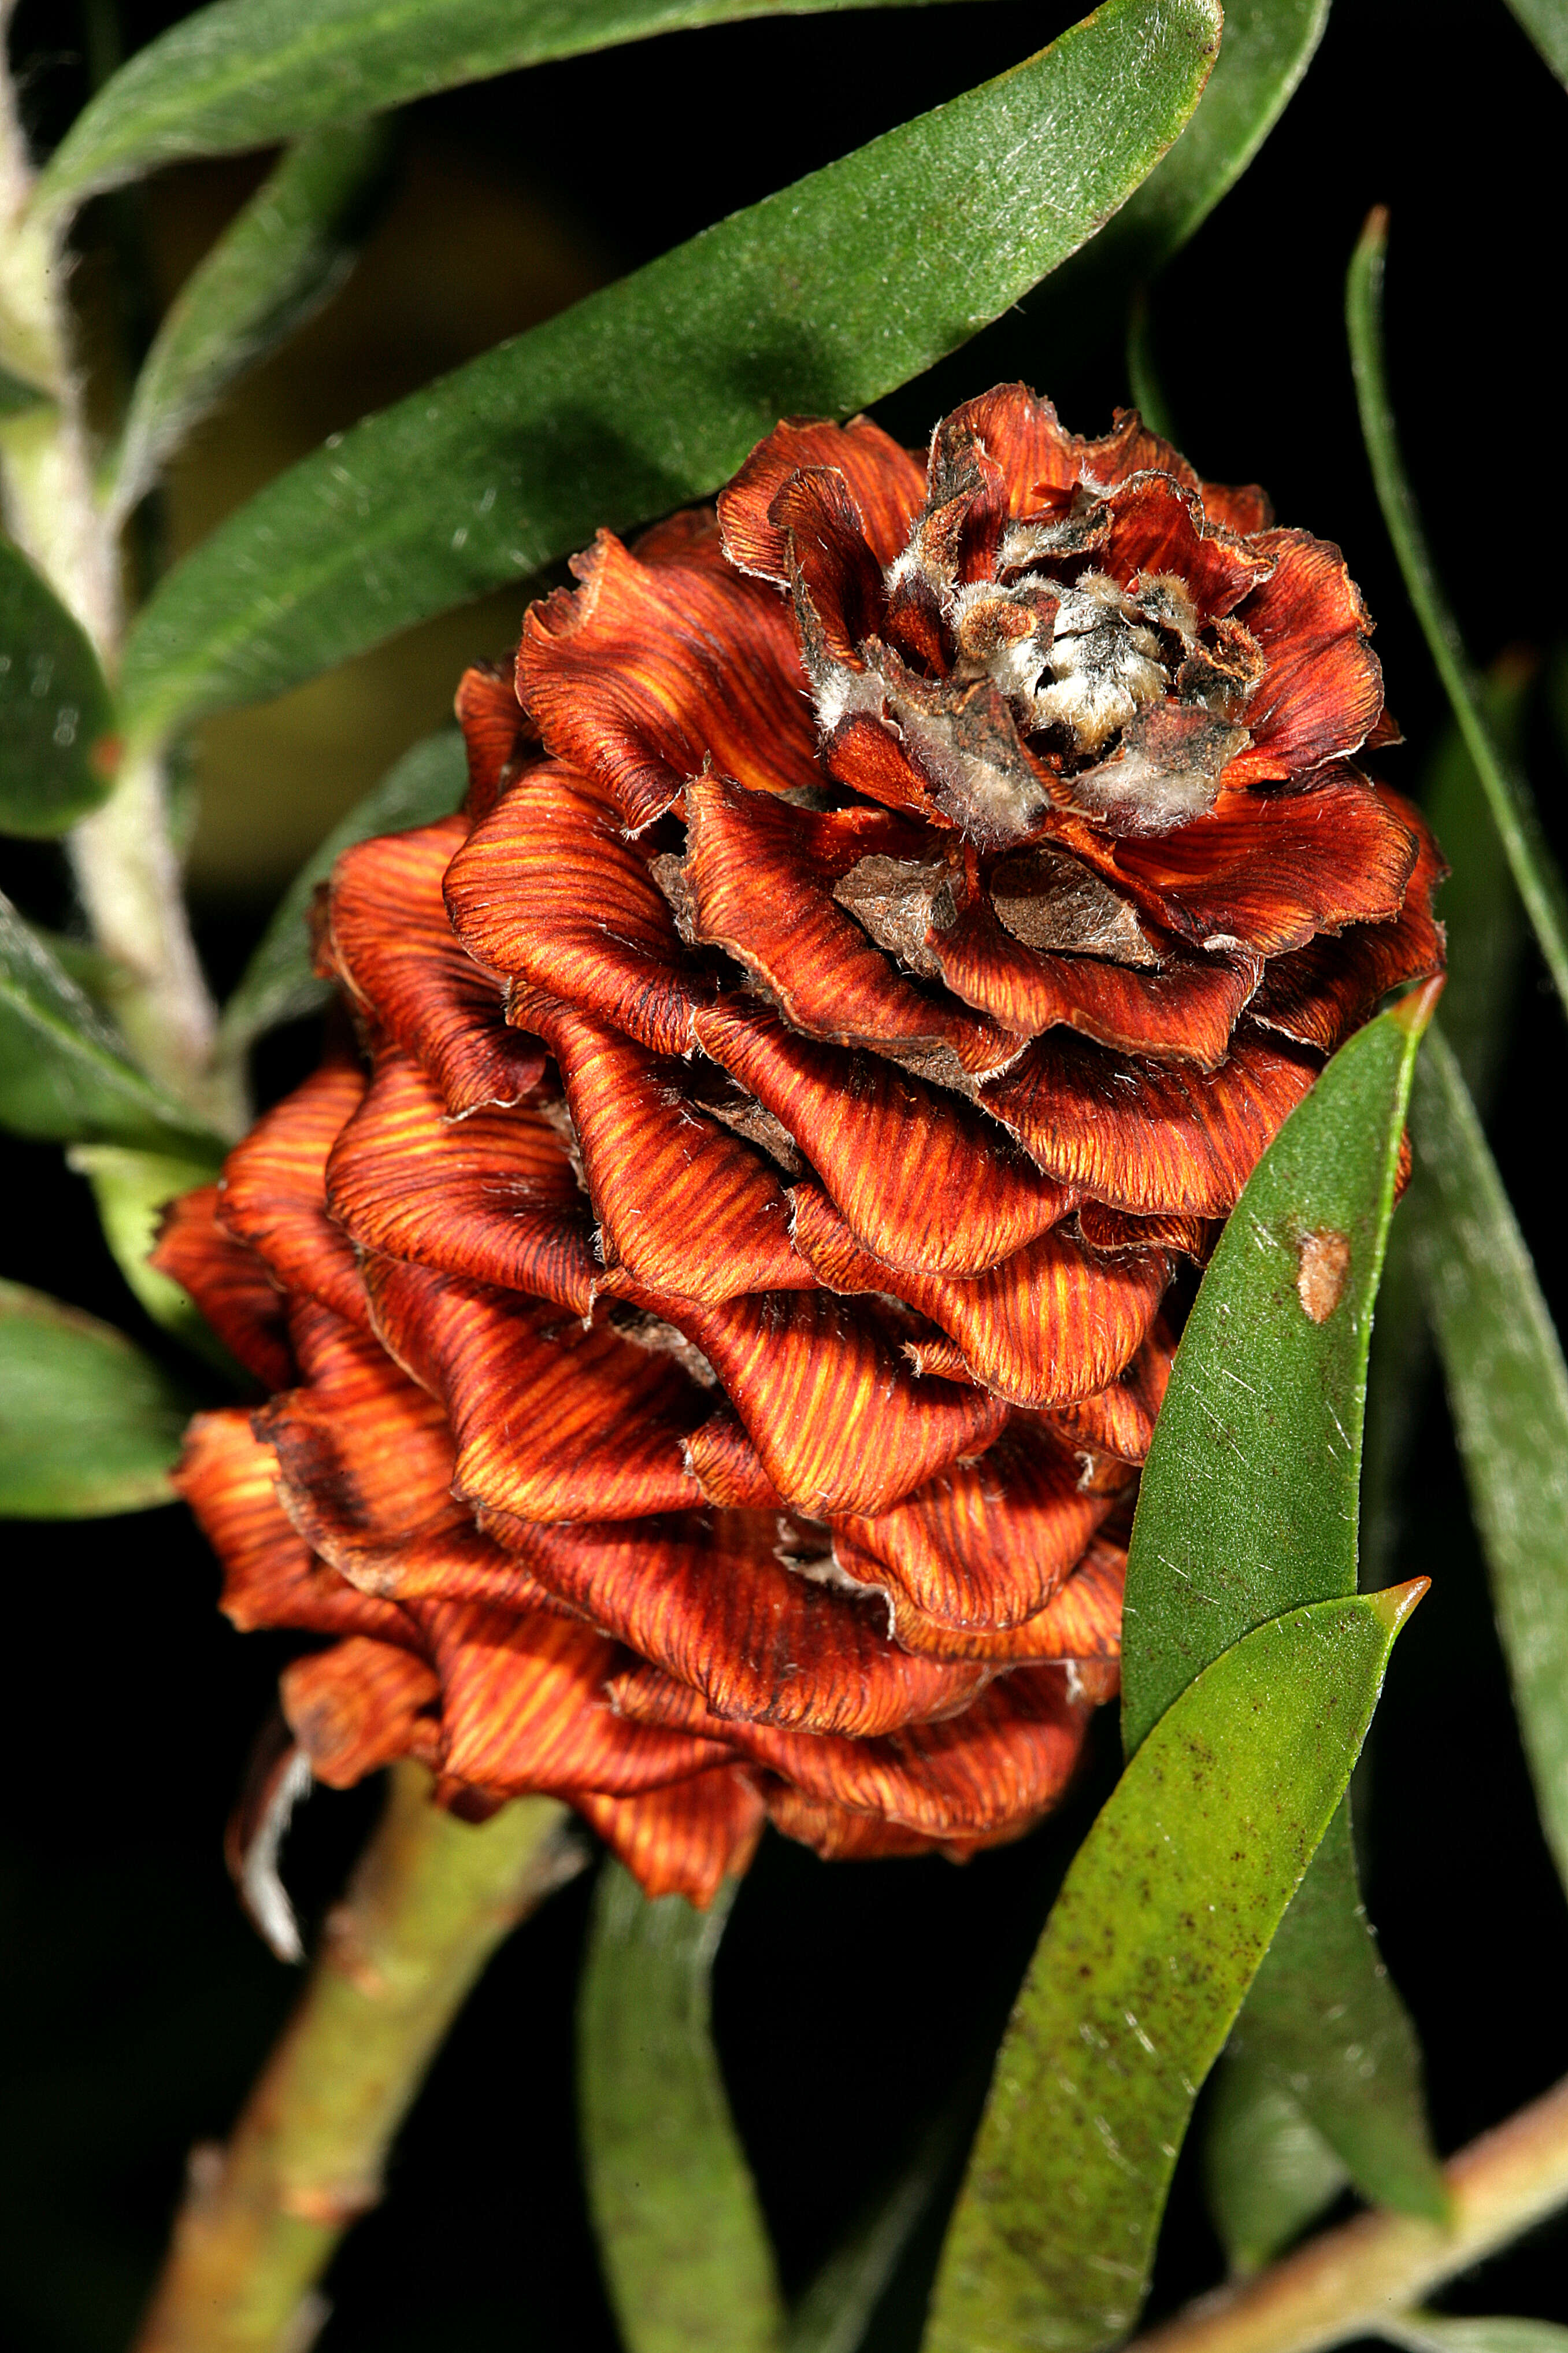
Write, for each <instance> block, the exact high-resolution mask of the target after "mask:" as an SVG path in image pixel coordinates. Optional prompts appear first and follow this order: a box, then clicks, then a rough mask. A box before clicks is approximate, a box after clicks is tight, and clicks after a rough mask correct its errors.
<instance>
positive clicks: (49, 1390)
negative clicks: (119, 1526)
mask: <svg viewBox="0 0 1568 2353" xmlns="http://www.w3.org/2000/svg"><path fill="white" fill-rule="evenodd" d="M190 1411H191V1400H190V1398H187V1397H186V1396H184V1393H183V1392H182V1391H181V1390H179V1389H177V1388H175V1387H174V1383H173V1382H172V1381H171V1380H169V1378H168V1377H167V1376H166V1375H165V1374H164V1373H163V1372H162V1371H161V1370H160V1369H159V1367H158V1366H156V1365H155V1364H153V1361H152V1360H151V1358H150V1357H147V1356H143V1355H142V1351H141V1350H140V1348H137V1347H134V1346H133V1345H132V1343H131V1342H130V1341H129V1340H128V1339H127V1338H126V1337H125V1335H124V1333H123V1332H117V1331H116V1330H115V1329H114V1327H113V1325H112V1324H100V1322H99V1321H98V1319H97V1317H96V1316H93V1315H83V1314H79V1312H78V1311H77V1309H76V1308H74V1307H67V1306H64V1305H63V1304H62V1303H61V1302H60V1301H59V1300H58V1299H49V1298H47V1297H46V1296H45V1294H44V1293H43V1292H41V1291H28V1290H26V1289H25V1288H24V1286H23V1285H22V1284H21V1283H19V1282H0V1515H3V1516H4V1517H5V1518H7V1519H23V1520H62V1519H63V1520H76V1519H97V1518H101V1517H102V1516H103V1515H104V1514H107V1513H110V1512H141V1511H145V1510H146V1509H147V1508H148V1506H149V1505H151V1504H167V1503H170V1502H172V1501H173V1500H174V1489H173V1488H172V1487H171V1486H170V1484H169V1470H170V1467H171V1465H172V1464H173V1462H174V1459H175V1457H176V1455H177V1454H178V1453H179V1451H180V1439H181V1435H182V1433H183V1431H184V1426H185V1423H186V1420H187V1419H189V1416H190Z"/></svg>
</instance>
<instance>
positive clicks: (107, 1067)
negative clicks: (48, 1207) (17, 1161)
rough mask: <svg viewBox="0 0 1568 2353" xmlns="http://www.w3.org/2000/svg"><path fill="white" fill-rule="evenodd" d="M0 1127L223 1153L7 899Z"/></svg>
mask: <svg viewBox="0 0 1568 2353" xmlns="http://www.w3.org/2000/svg"><path fill="white" fill-rule="evenodd" d="M0 1127H7V1128H9V1129H10V1130H11V1132H12V1134H15V1135H31V1136H37V1137H39V1138H42V1139H46V1140H52V1141H54V1142H56V1143H65V1144H76V1143H103V1144H131V1145H142V1146H145V1147H147V1148H149V1149H151V1150H153V1151H164V1152H174V1153H175V1154H177V1155H185V1156H191V1155H195V1156H197V1157H200V1158H203V1159H207V1158H213V1159H215V1160H216V1158H221V1156H222V1153H223V1146H222V1145H221V1144H220V1143H218V1141H217V1139H216V1137H215V1136H214V1135H212V1134H210V1133H209V1131H208V1130H206V1129H205V1128H204V1127H203V1125H202V1124H201V1122H200V1121H199V1120H198V1119H196V1117H195V1114H194V1113H190V1112H187V1111H185V1110H184V1109H183V1108H182V1106H181V1105H180V1104H179V1103H175V1102H174V1099H173V1097H172V1096H169V1095H166V1094H165V1093H164V1092H163V1090H162V1088H160V1087H157V1086H154V1084H153V1082H152V1080H151V1079H149V1078H147V1077H145V1076H144V1075H143V1073H142V1071H139V1070H137V1068H136V1066H135V1064H134V1063H132V1062H131V1061H129V1060H127V1059H126V1055H125V1050H124V1048H123V1047H122V1046H121V1042H120V1040H119V1039H118V1038H117V1037H116V1035H115V1033H114V1031H113V1030H112V1029H110V1027H109V1025H108V1023H107V1022H106V1021H105V1020H104V1018H103V1016H102V1015H101V1014H100V1012H98V1011H97V1009H96V1008H95V1007H94V1006H93V1005H92V1003H91V1001H90V1000H89V998H88V997H86V996H85V995H84V994H83V992H82V990H81V989H80V988H79V987H78V986H77V984H76V982H75V981H74V980H72V979H71V977H70V976H69V975H68V973H67V971H66V970H65V968H64V966H63V965H61V964H60V963H59V961H58V958H57V957H56V956H54V955H51V954H50V952H49V950H48V948H47V946H46V945H45V944H44V943H43V941H42V940H41V939H39V937H38V936H37V933H36V932H34V931H33V930H32V928H31V926H30V925H29V924H27V923H24V922H23V921H22V918H21V917H20V915H18V914H17V913H16V909H15V907H13V906H12V904H11V902H10V901H9V900H8V899H7V898H5V895H4V893H0Z"/></svg>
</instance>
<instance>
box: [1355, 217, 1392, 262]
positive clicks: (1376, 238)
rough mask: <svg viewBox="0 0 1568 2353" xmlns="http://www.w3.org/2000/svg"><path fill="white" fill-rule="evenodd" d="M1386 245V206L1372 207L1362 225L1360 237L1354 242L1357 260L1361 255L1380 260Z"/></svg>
mask: <svg viewBox="0 0 1568 2353" xmlns="http://www.w3.org/2000/svg"><path fill="white" fill-rule="evenodd" d="M1387 244H1388V206H1386V205H1373V208H1372V210H1371V212H1369V213H1368V215H1367V216H1366V218H1365V220H1364V221H1363V223H1362V229H1361V236H1360V237H1358V239H1357V240H1356V255H1357V258H1358V259H1360V258H1361V257H1362V256H1363V255H1367V254H1371V255H1374V256H1376V257H1377V258H1378V259H1382V257H1383V253H1384V248H1386V246H1387Z"/></svg>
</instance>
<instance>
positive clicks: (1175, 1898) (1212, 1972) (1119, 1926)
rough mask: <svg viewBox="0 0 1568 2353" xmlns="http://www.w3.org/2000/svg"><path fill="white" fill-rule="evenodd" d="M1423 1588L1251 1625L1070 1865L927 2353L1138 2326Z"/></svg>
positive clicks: (1111, 2334)
mask: <svg viewBox="0 0 1568 2353" xmlns="http://www.w3.org/2000/svg"><path fill="white" fill-rule="evenodd" d="M1425 1589H1426V1582H1425V1579H1419V1578H1418V1579H1417V1580H1416V1581H1415V1584H1414V1585H1410V1586H1406V1587H1403V1588H1391V1589H1389V1590H1388V1591H1386V1592H1383V1593H1373V1594H1365V1595H1361V1596H1357V1597H1355V1598H1353V1599H1349V1600H1338V1601H1320V1602H1315V1603H1313V1604H1312V1605H1311V1606H1310V1608H1308V1609H1296V1610H1291V1611H1289V1613H1288V1614H1286V1615H1285V1616H1283V1617H1279V1618H1274V1619H1271V1620H1269V1621H1268V1624H1266V1625H1263V1626H1258V1627H1256V1628H1255V1629H1254V1630H1253V1631H1252V1632H1251V1633H1249V1634H1247V1636H1246V1637H1245V1638H1244V1640H1242V1641H1239V1642H1237V1644H1236V1645H1235V1647H1234V1648H1233V1649H1231V1650H1228V1651H1226V1652H1224V1654H1223V1655H1222V1656H1221V1657H1219V1658H1218V1659H1215V1661H1214V1662H1213V1663H1212V1664H1211V1665H1209V1666H1207V1667H1205V1669H1204V1671H1203V1672H1202V1673H1201V1674H1200V1675H1199V1676H1198V1677H1197V1679H1196V1680H1195V1682H1194V1683H1191V1684H1190V1685H1189V1687H1188V1688H1187V1689H1186V1690H1185V1691H1184V1692H1183V1694H1182V1695H1181V1697H1180V1698H1179V1699H1178V1700H1177V1701H1176V1702H1175V1704H1173V1706H1172V1707H1170V1708H1168V1709H1167V1710H1166V1712H1165V1714H1164V1715H1163V1716H1162V1718H1161V1719H1160V1721H1159V1723H1158V1724H1157V1725H1155V1726H1154V1728H1153V1729H1152V1732H1151V1733H1150V1734H1149V1736H1148V1737H1147V1738H1146V1739H1145V1740H1144V1742H1143V1744H1142V1747H1141V1748H1140V1749H1139V1751H1138V1754H1137V1755H1136V1756H1135V1757H1133V1759H1132V1761H1131V1764H1130V1765H1129V1767H1128V1768H1127V1771H1126V1772H1125V1774H1124V1775H1123V1776H1122V1778H1121V1782H1120V1783H1119V1784H1118V1786H1117V1788H1116V1792H1115V1794H1114V1796H1113V1797H1112V1798H1111V1799H1110V1803H1109V1804H1108V1805H1107V1806H1106V1807H1105V1809H1104V1810H1103V1811H1102V1812H1101V1814H1100V1818H1099V1820H1097V1821H1096V1823H1095V1825H1094V1828H1093V1830H1092V1831H1090V1832H1089V1837H1088V1839H1087V1840H1086V1841H1085V1842H1084V1844H1083V1846H1082V1847H1081V1848H1080V1850H1079V1853H1078V1855H1077V1857H1076V1859H1075V1860H1074V1862H1073V1865H1072V1868H1071V1870H1070V1871H1069V1872H1068V1876H1067V1881H1066V1883H1065V1885H1064V1886H1063V1889H1062V1892H1061V1894H1060V1895H1059V1896H1058V1899H1057V1903H1056V1905H1055V1907H1054V1909H1053V1910H1052V1913H1051V1916H1050V1919H1049V1921H1048V1922H1047V1926H1046V1933H1045V1935H1044V1936H1043V1937H1042V1938H1041V1940H1040V1944H1039V1947H1038V1949H1037V1953H1036V1955H1035V1958H1034V1961H1033V1962H1032V1964H1031V1965H1030V1969H1029V1974H1028V1976H1027V1978H1026V1979H1025V1982H1024V1988H1023V1991H1022V1992H1021V1993H1020V1995H1019V1997H1018V2001H1017V2005H1016V2009H1015V2010H1014V2013H1013V2019H1012V2022H1011V2024H1010V2025H1009V2027H1008V2030H1007V2034H1006V2037H1005V2041H1004V2042H1003V2045H1002V2049H1001V2052H1000V2053H999V2054H998V2057H997V2062H996V2073H995V2075H994V2079H993V2083H992V2088H991V2097H990V2100H989V2103H988V2104H987V2107H986V2112H985V2116H984V2122H983V2123H982V2125H981V2128H980V2135H979V2138H978V2140H977V2141H976V2144H975V2149H974V2155H973V2159H972V2161H971V2166H970V2174H969V2179H968V2182H967V2184H966V2185H965V2188H964V2190H963V2196H962V2197H961V2198H960V2200H959V2203H958V2207H957V2209H956V2211H955V2213H954V2217H953V2222H952V2230H951V2232H950V2233H949V2237H948V2242H947V2246H946V2248H945V2250H944V2253H943V2257H942V2270H941V2273H940V2274H939V2275H938V2280H937V2289H936V2295H935V2298H934V2302H933V2309H932V2318H931V2332H930V2336H929V2337H928V2340H927V2342H928V2346H929V2348H931V2353H975V2348H981V2347H983V2348H986V2353H1015V2348H1017V2353H1024V2348H1029V2347H1043V2348H1050V2353H1094V2348H1099V2347H1101V2346H1106V2345H1110V2344H1111V2343H1113V2342H1114V2341H1115V2340H1116V2339H1117V2338H1118V2337H1121V2336H1122V2335H1123V2334H1124V2333H1125V2331H1126V2330H1127V2329H1128V2328H1129V2327H1131V2324H1132V2323H1133V2321H1134V2320H1135V2319H1136V2317H1137V2314H1138V2309H1139V2306H1140V2304H1141V2303H1142V2295H1143V2292H1144V2288H1145V2286H1146V2284H1147V2281H1148V2276H1149V2270H1150V2266H1151V2264H1152V2261H1153V2253H1154V2240H1155V2236H1156V2233H1157V2232H1158V2230H1159V2225H1160V2217H1161V2214H1162V2211H1163V2207H1164V2203H1165V2198H1166V2194H1167V2192H1168V2190H1169V2188H1170V2182H1171V2176H1172V2173H1173V2170H1174V2168H1175V2162H1176V2152H1177V2150H1178V2149H1179V2147H1181V2143H1182V2138H1183V2136H1184V2133H1185V2131H1186V2127H1187V2123H1188V2119H1189V2117H1190V2116H1191V2114H1192V2107H1193V2103H1194V2100H1195V2098H1196V2097H1197V2092H1198V2087H1199V2085H1200V2084H1202V2082H1203V2080H1204V2077H1205V2075H1206V2074H1207V2073H1208V2071H1209V2069H1210V2067H1211V2066H1212V2065H1213V2064H1214V2062H1215V2058H1216V2057H1217V2055H1218V2053H1219V2050H1220V2047H1221V2045H1222V2043H1223V2042H1224V2041H1225V2038H1226V2034H1227V2033H1228V2031H1229V2030H1230V2025H1231V2021H1232V2020H1233V2019H1234V2018H1235V2016H1236V2013H1237V2009H1238V2008H1239V2007H1240V2004H1241V2000H1242V1998H1243V1996H1244V1995H1245V1993H1246V1991H1247V1985H1248V1983H1249V1981H1250V1980H1251V1978H1252V1975H1253V1972H1254V1971H1255V1970H1256V1968H1258V1962H1259V1961H1260V1960H1261V1959H1262V1957H1263V1955H1264V1953H1265V1951H1266V1950H1267V1949H1268V1940H1269V1938H1270V1936H1272V1935H1273V1933H1274V1930H1275V1928H1276V1927H1277V1926H1278V1925H1279V1919H1280V1916H1281V1915H1282V1914H1283V1912H1284V1910H1285V1907H1286V1905H1288V1904H1289V1901H1290V1898H1291V1896H1292V1895H1293V1894H1294V1893H1295V1891H1296V1889H1297V1888H1298V1886H1299V1885H1300V1881H1301V1876H1302V1873H1304V1872H1305V1870H1306V1868H1307V1865H1308V1864H1309V1863H1310V1861H1311V1858H1312V1854H1313V1852H1314V1850H1315V1849H1316V1847H1317V1844H1318V1841H1319V1840H1320V1839H1321V1836H1322V1834H1323V1831H1324V1830H1325V1828H1326V1827H1327V1825H1328V1822H1329V1820H1330V1818H1331V1815H1332V1813H1333V1811H1334V1809H1335V1807H1336V1806H1337V1805H1338V1804H1339V1802H1340V1799H1341V1798H1342V1795H1343V1794H1344V1789H1345V1785H1346V1783H1347V1782H1348V1780H1349V1778H1350V1775H1351V1768H1352V1766H1353V1764H1354V1762H1355V1759H1356V1756H1357V1753H1358V1751H1359V1750H1360V1747H1361V1744H1362V1740H1363V1736H1364V1735H1365V1731H1366V1727H1367V1725H1368V1723H1369V1722H1370V1721H1371V1717H1372V1712H1373V1706H1374V1705H1375V1704H1376V1700H1377V1694H1378V1692H1379V1691H1380V1689H1381V1688H1382V1683H1383V1674H1384V1667H1385V1665H1386V1663H1387V1659H1388V1653H1389V1650H1390V1648H1391V1646H1392V1644H1393V1641H1394V1636H1395V1634H1396V1632H1397V1630H1398V1629H1399V1626H1400V1624H1401V1622H1402V1621H1403V1620H1404V1618H1405V1615H1406V1614H1407V1613H1408V1611H1409V1609H1410V1608H1411V1605H1412V1604H1413V1602H1414V1601H1415V1599H1418V1598H1419V1595H1420V1594H1421V1593H1422V1592H1423V1591H1425Z"/></svg>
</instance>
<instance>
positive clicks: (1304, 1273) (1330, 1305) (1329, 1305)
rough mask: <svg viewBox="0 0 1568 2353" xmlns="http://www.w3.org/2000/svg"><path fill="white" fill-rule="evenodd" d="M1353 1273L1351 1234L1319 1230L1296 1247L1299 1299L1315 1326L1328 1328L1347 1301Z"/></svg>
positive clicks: (1305, 1237)
mask: <svg viewBox="0 0 1568 2353" xmlns="http://www.w3.org/2000/svg"><path fill="white" fill-rule="evenodd" d="M1350 1271H1351V1240H1350V1236H1349V1235H1348V1234H1341V1233H1336V1232H1335V1231H1334V1230H1333V1229H1332V1228H1331V1227H1329V1226H1323V1227H1320V1228H1319V1229H1318V1230H1317V1231H1316V1232H1315V1233H1310V1234H1303V1235H1302V1237H1301V1239H1300V1241H1299V1242H1298V1243H1297V1245H1296V1296H1297V1298H1298V1299H1299V1300H1300V1303H1301V1305H1302V1308H1303V1310H1304V1311H1305V1313H1306V1314H1309V1315H1310V1317H1311V1319H1312V1321H1313V1323H1314V1324H1326V1323H1327V1322H1328V1320H1329V1318H1330V1316H1331V1314H1333V1312H1334V1310H1335V1308H1336V1307H1337V1306H1338V1305H1339V1303H1340V1301H1341V1300H1342V1298H1343V1297H1344V1290H1345V1283H1346V1281H1347V1279H1348V1277H1349V1275H1350Z"/></svg>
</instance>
